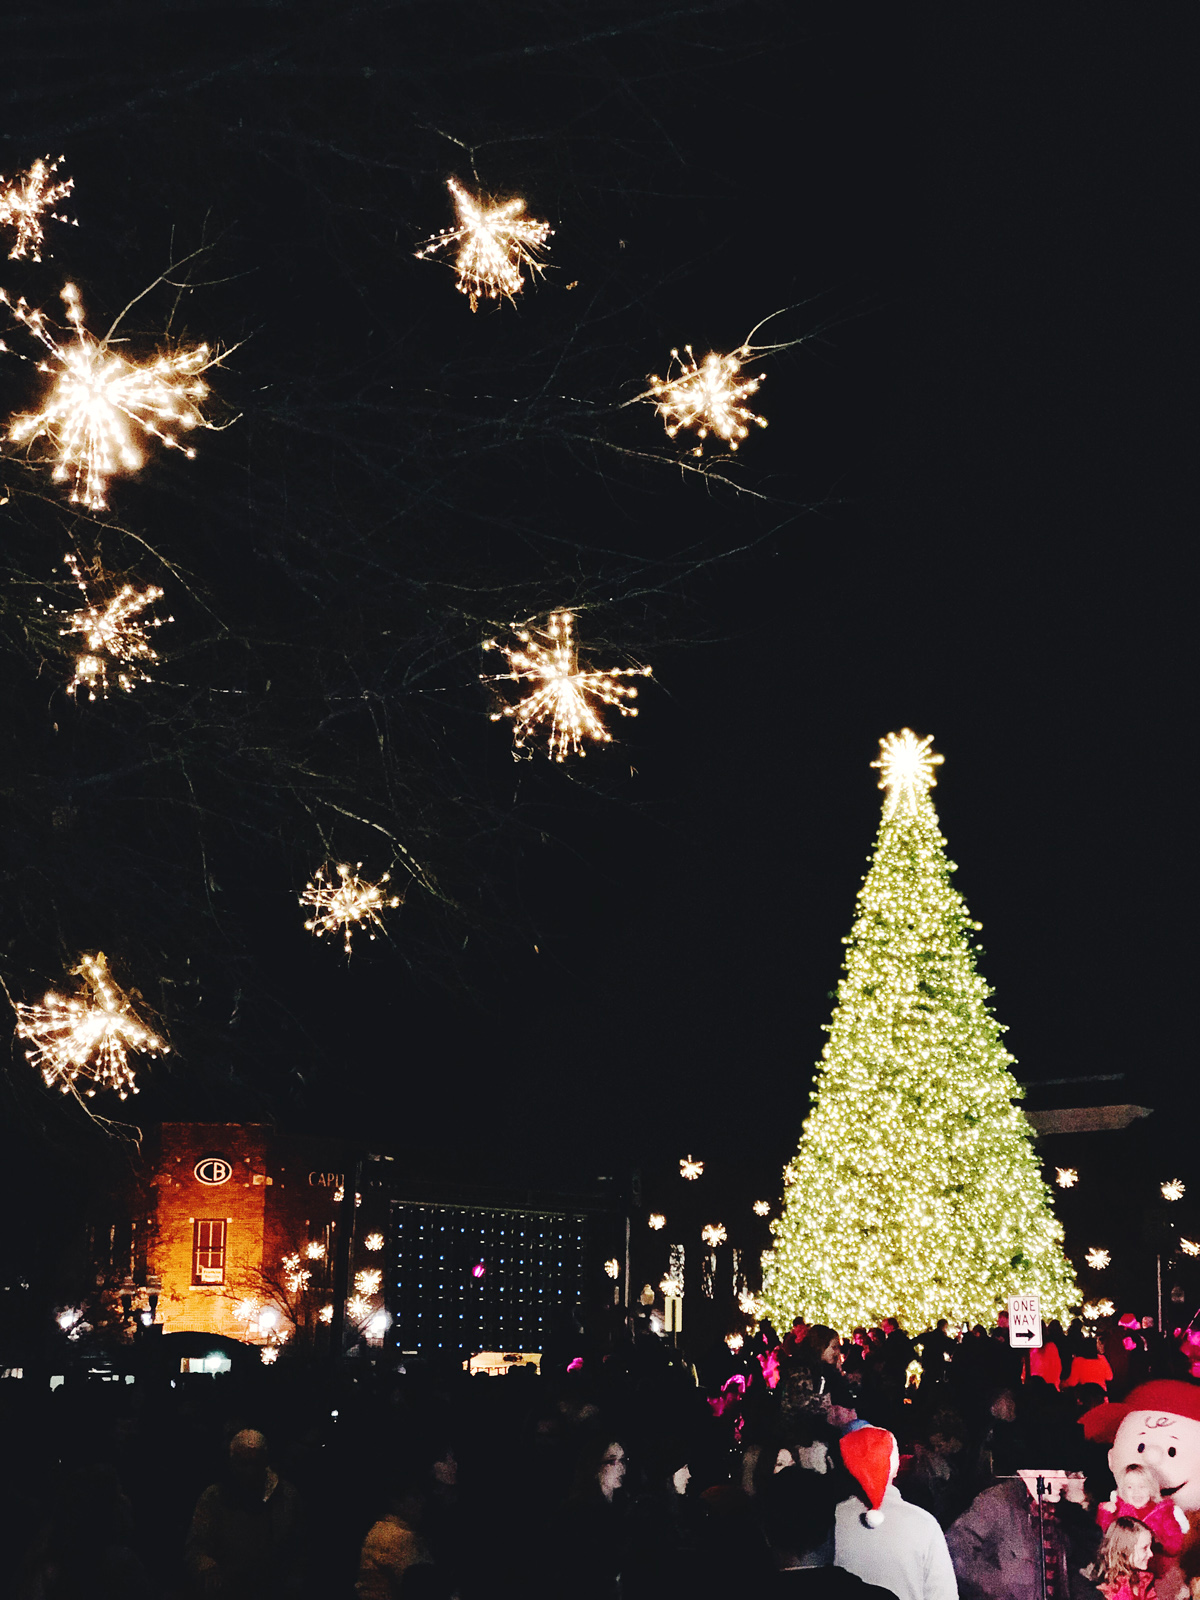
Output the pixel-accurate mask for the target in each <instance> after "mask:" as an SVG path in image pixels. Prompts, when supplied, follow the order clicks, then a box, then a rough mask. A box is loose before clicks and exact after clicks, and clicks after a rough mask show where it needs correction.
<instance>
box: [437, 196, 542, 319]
mask: <svg viewBox="0 0 1200 1600" xmlns="http://www.w3.org/2000/svg"><path fill="white" fill-rule="evenodd" d="M446 187H447V188H448V189H449V191H450V193H451V194H452V195H453V196H454V205H455V209H456V210H457V211H458V225H457V227H454V228H443V229H442V231H441V232H440V233H436V234H434V236H433V238H432V239H426V241H425V243H424V244H423V245H422V246H421V248H420V249H419V250H418V251H417V260H418V261H424V260H426V259H427V258H428V257H430V256H432V255H435V254H436V253H437V252H438V251H440V250H449V249H451V248H453V247H454V246H455V245H457V246H458V254H457V255H456V256H455V258H454V269H455V271H456V272H457V274H458V283H457V288H458V289H459V290H460V291H461V292H462V293H463V294H465V295H466V296H467V298H468V300H469V301H470V303H471V310H472V311H476V310H478V308H479V302H480V300H499V299H501V298H503V299H506V300H511V299H512V298H513V296H514V295H516V294H519V293H520V292H521V290H522V289H523V288H524V287H525V279H524V277H523V275H522V269H523V268H524V269H527V270H528V271H529V272H531V273H533V272H536V273H538V274H541V273H542V272H544V271H545V270H546V269H545V264H544V263H543V262H542V261H541V260H539V258H538V254H537V252H538V251H540V250H541V249H542V247H543V246H544V245H545V243H546V240H547V239H548V238H549V237H550V235H551V233H552V232H553V230H552V228H551V227H550V224H549V223H548V222H537V221H535V219H534V218H533V217H527V216H525V215H524V211H525V202H524V200H507V201H505V203H504V204H503V205H490V204H488V203H487V202H486V201H484V200H482V199H481V198H479V197H477V196H475V195H472V194H468V192H467V191H466V190H465V189H464V188H462V186H461V185H460V184H458V183H456V182H455V180H454V179H453V178H447V180H446Z"/></svg>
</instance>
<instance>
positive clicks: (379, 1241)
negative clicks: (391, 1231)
mask: <svg viewBox="0 0 1200 1600" xmlns="http://www.w3.org/2000/svg"><path fill="white" fill-rule="evenodd" d="M363 1249H364V1250H382V1249H383V1235H382V1234H381V1233H369V1234H368V1235H367V1237H366V1238H365V1239H364V1240H363Z"/></svg>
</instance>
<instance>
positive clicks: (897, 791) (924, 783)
mask: <svg viewBox="0 0 1200 1600" xmlns="http://www.w3.org/2000/svg"><path fill="white" fill-rule="evenodd" d="M932 743H933V735H932V734H931V733H930V734H927V735H926V737H925V738H924V739H918V738H917V736H916V734H915V733H914V732H913V731H912V729H911V728H901V730H900V732H899V733H889V734H885V735H884V737H883V738H882V739H880V741H879V760H878V761H872V763H871V765H872V766H873V767H878V768H879V772H880V777H879V787H880V788H881V789H886V790H887V800H886V801H885V803H884V807H883V820H884V821H885V822H886V821H887V820H888V818H889V817H892V816H894V815H895V814H896V812H897V810H901V811H908V812H909V813H910V814H911V813H913V812H915V811H916V808H917V806H918V805H919V804H920V802H921V800H922V799H923V798H924V797H925V795H926V794H928V793H929V791H930V789H934V788H936V787H937V779H936V778H935V777H934V775H933V769H934V767H940V766H941V764H942V762H943V761H944V760H945V757H944V756H938V755H934V753H933V751H932V750H931V749H930V748H929V747H930V745H931V744H932Z"/></svg>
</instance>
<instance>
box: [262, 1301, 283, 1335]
mask: <svg viewBox="0 0 1200 1600" xmlns="http://www.w3.org/2000/svg"><path fill="white" fill-rule="evenodd" d="M258 1325H259V1327H260V1328H265V1329H266V1330H267V1331H268V1332H269V1331H270V1330H271V1329H272V1328H277V1327H278V1326H279V1312H278V1311H277V1310H276V1309H275V1307H274V1306H266V1307H264V1308H263V1310H262V1311H260V1312H259V1314H258Z"/></svg>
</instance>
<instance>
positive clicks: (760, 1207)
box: [754, 1200, 771, 1217]
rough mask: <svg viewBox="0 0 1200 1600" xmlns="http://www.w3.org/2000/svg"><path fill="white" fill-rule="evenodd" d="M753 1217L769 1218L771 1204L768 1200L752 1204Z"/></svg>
mask: <svg viewBox="0 0 1200 1600" xmlns="http://www.w3.org/2000/svg"><path fill="white" fill-rule="evenodd" d="M754 1215H755V1216H756V1217H769V1216H770V1215H771V1202H770V1201H769V1200H756V1201H755V1202H754Z"/></svg>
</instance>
